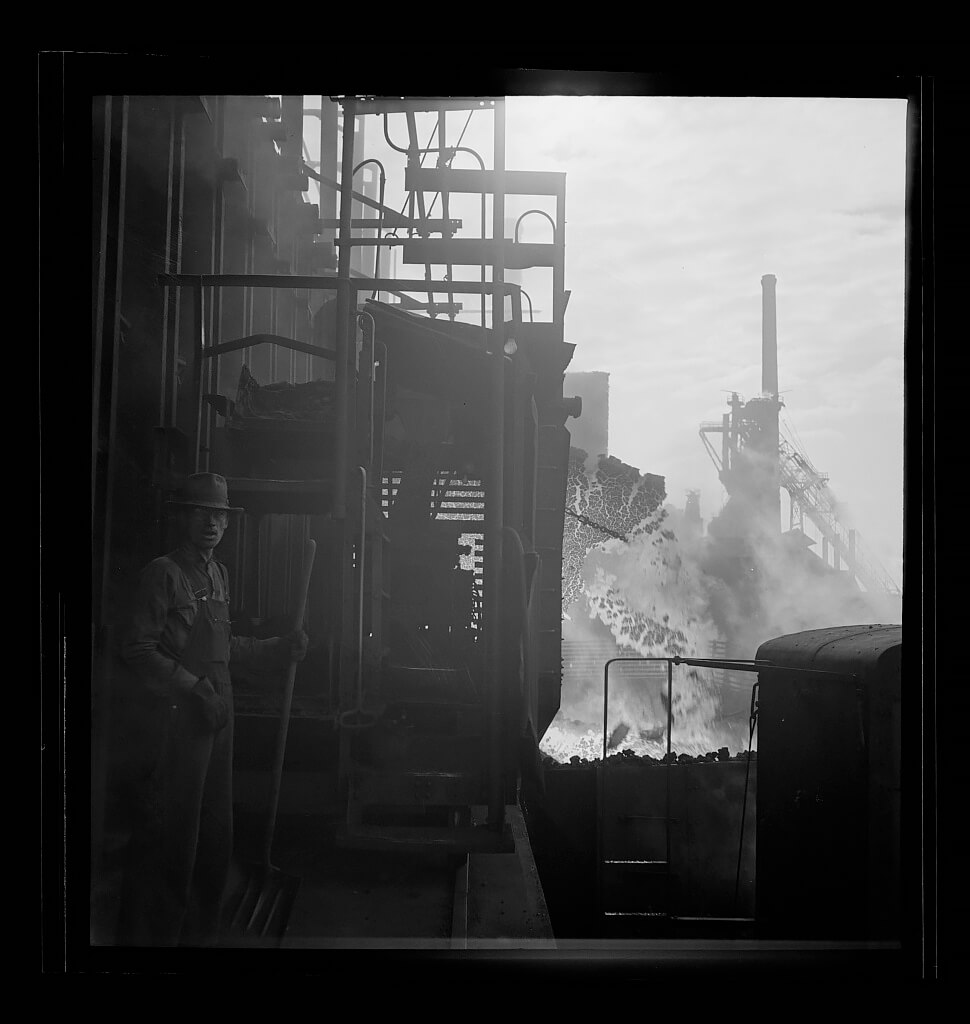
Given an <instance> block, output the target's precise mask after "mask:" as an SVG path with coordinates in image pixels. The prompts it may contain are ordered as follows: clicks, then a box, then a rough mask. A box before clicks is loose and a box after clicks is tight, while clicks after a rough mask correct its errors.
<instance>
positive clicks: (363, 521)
mask: <svg viewBox="0 0 970 1024" xmlns="http://www.w3.org/2000/svg"><path fill="white" fill-rule="evenodd" d="M357 468H358V469H359V470H360V540H359V542H358V543H359V547H358V549H357V569H358V572H359V573H360V582H359V584H358V588H357V710H358V711H361V710H362V709H363V706H364V587H365V585H366V583H367V575H366V565H367V561H366V557H365V551H366V548H367V470H366V469H364V467H363V466H358V467H357Z"/></svg>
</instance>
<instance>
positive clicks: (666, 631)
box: [542, 497, 898, 761]
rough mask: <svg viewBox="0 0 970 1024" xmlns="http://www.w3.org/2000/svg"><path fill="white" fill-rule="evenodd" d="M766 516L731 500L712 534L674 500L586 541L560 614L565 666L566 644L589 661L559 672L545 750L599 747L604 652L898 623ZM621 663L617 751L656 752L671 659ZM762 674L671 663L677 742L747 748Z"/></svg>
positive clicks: (612, 730) (693, 650)
mask: <svg viewBox="0 0 970 1024" xmlns="http://www.w3.org/2000/svg"><path fill="white" fill-rule="evenodd" d="M772 520H773V516H772V512H771V511H770V510H768V511H765V505H764V504H762V503H759V502H756V501H751V500H748V501H745V500H739V499H735V498H734V497H732V498H731V499H730V500H729V501H728V503H727V505H726V506H725V507H724V509H723V510H722V512H721V513H720V515H719V516H717V517H716V518H715V519H714V520H713V521H712V522H711V524H710V528H709V531H708V535H707V536H704V535H703V534H702V532H701V530H700V528H699V526H698V524H696V523H695V522H693V521H691V520H689V519H687V518H686V517H685V516H684V513H683V512H681V511H680V510H678V509H675V508H673V507H672V506H670V505H667V506H664V507H663V508H658V509H656V510H655V511H653V512H652V513H651V514H650V515H649V516H647V517H646V518H645V519H643V520H642V521H641V522H640V523H639V525H638V526H637V527H636V528H635V529H634V530H633V531H632V532H631V533H630V534H629V535H628V538H627V540H625V541H623V540H617V539H603V538H602V536H600V538H599V542H598V543H596V542H592V543H590V546H589V548H588V549H587V551H586V554H585V558H584V559H583V560H582V569H581V578H580V582H579V585H578V587H577V588H576V589H577V590H578V591H579V593H578V594H577V596H576V598H575V600H574V601H573V602H572V604H571V605H570V606H569V608H568V612H567V617H566V618H565V619H564V622H563V642H564V661H565V660H566V658H567V657H568V652H571V651H585V652H586V655H585V656H586V657H587V659H588V661H589V664H587V665H585V666H584V669H585V670H584V671H583V672H577V671H567V672H564V682H563V692H562V702H561V710H560V713H559V715H558V716H557V718H556V720H555V721H554V722H553V724H552V726H551V727H550V728H549V730H548V731H547V733H546V736H545V737H544V739H543V743H542V749H543V751H545V752H546V753H548V754H550V755H551V756H553V757H555V758H556V759H557V760H560V761H565V760H568V759H569V758H570V757H572V756H579V757H580V758H587V759H594V758H598V757H599V756H600V755H601V752H602V744H603V663H604V662H605V661H606V660H607V659H608V658H612V657H617V656H627V657H635V656H641V657H671V656H675V655H680V656H682V657H697V658H710V657H712V655H716V656H718V657H727V658H733V659H750V658H754V656H755V654H756V652H757V649H758V647H759V646H760V645H761V644H762V643H763V642H764V641H766V640H768V639H771V638H773V637H777V636H781V635H784V634H786V633H795V632H799V631H801V630H806V629H815V628H821V627H825V626H832V625H845V624H857V623H869V622H885V621H894V620H895V621H898V611H897V614H896V616H894V615H893V614H892V611H893V609H892V607H891V604H888V603H887V599H886V598H885V597H884V596H882V595H867V594H865V593H863V592H862V591H860V590H859V588H858V587H857V586H856V584H855V583H854V581H853V580H852V577H851V575H850V574H849V573H847V572H844V571H843V572H840V571H838V570H835V569H832V568H831V567H828V566H826V565H825V564H824V563H823V562H822V561H821V559H820V558H819V557H818V556H817V555H816V554H814V553H813V552H812V551H811V550H810V547H811V545H810V542H809V541H808V539H807V538H805V537H804V536H803V535H801V534H798V533H797V532H796V533H794V534H782V532H781V530H780V528H779V526H778V523H777V522H776V521H775V522H773V521H772ZM887 612H889V614H888V615H887ZM576 656H577V657H579V655H576ZM567 667H569V666H567ZM614 670H615V672H614ZM614 670H611V676H610V679H611V684H610V693H611V697H610V704H609V715H608V720H607V736H608V746H609V748H610V749H615V750H626V749H629V750H632V751H633V752H635V753H637V754H640V755H644V754H648V755H650V756H653V757H659V756H662V755H663V754H664V753H665V752H666V746H667V737H666V723H667V701H666V686H667V681H666V666H665V663H664V662H657V663H654V664H652V665H649V664H648V665H643V664H636V665H634V664H630V665H617V666H614ZM754 679H755V677H754V676H753V675H750V674H747V675H746V674H743V673H726V672H724V671H716V670H711V669H706V668H703V669H701V668H688V667H684V666H675V667H674V670H673V701H672V704H673V728H672V732H671V746H672V748H673V750H674V751H676V752H678V753H686V754H692V755H697V754H704V753H707V752H709V751H714V750H718V749H719V748H721V747H724V746H727V747H729V748H730V749H731V750H732V751H736V750H741V749H744V748H745V747H746V746H747V744H748V705H749V699H750V688H751V684H753V682H754Z"/></svg>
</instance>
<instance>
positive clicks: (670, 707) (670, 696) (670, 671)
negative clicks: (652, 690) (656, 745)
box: [664, 661, 674, 917]
mask: <svg viewBox="0 0 970 1024" xmlns="http://www.w3.org/2000/svg"><path fill="white" fill-rule="evenodd" d="M673 730H674V663H673V662H672V661H668V662H667V769H666V771H665V772H664V778H665V779H666V780H667V784H666V793H665V799H666V810H665V811H664V816H665V825H666V828H665V829H664V832H665V833H666V836H667V852H666V860H667V916H668V917H669V916H670V772H671V769H672V768H673V763H672V762H673V759H672V758H671V756H670V754H671V751H672V749H673V747H672V745H671V734H672V733H673Z"/></svg>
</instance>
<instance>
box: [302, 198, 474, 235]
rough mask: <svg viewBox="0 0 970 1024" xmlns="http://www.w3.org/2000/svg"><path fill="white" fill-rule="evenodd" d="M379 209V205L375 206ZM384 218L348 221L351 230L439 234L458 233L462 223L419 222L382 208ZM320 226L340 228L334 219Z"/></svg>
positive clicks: (436, 219)
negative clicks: (377, 229)
mask: <svg viewBox="0 0 970 1024" xmlns="http://www.w3.org/2000/svg"><path fill="white" fill-rule="evenodd" d="M377 205H378V207H380V203H378V204H377ZM384 211H385V212H384V216H383V218H382V219H381V220H378V219H377V218H370V219H368V218H366V217H354V218H352V219H351V221H350V226H351V227H352V228H376V227H377V226H378V224H380V226H381V227H382V228H389V229H393V228H407V229H408V230H413V231H427V232H441V233H448V234H453V233H454V232H455V231H460V230H461V226H462V222H461V219H460V218H457V217H427V218H425V219H424V220H419V219H418V218H416V217H414V218H412V217H405V216H404V214H403V213H399V212H397V211H395V210H390V209H388V208H387V207H384ZM320 226H321V227H323V228H336V227H339V226H340V221H339V220H337V218H336V217H326V218H324V219H323V220H322V221H321V222H320ZM394 241H396V240H395V239H388V240H387V241H384V242H381V244H382V245H388V244H390V243H392V242H394ZM402 241H403V239H402Z"/></svg>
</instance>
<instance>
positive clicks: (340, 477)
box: [333, 99, 356, 519]
mask: <svg viewBox="0 0 970 1024" xmlns="http://www.w3.org/2000/svg"><path fill="white" fill-rule="evenodd" d="M343 108H344V126H343V152H342V155H341V166H340V228H339V231H340V235H339V238H340V241H341V243H343V244H341V245H340V246H339V250H340V252H339V255H338V257H337V279H338V280H337V331H336V333H337V367H336V378H335V387H336V392H337V395H336V398H337V402H336V406H337V408H336V415H337V450H336V453H335V455H336V458H335V460H334V464H335V470H334V472H335V480H334V500H333V517H334V519H344V518H346V515H347V446H348V444H349V440H350V422H349V416H350V401H349V398H350V394H349V361H350V349H351V338H350V332H351V322H350V302H351V290H350V257H351V253H352V251H353V250H352V248H351V246H350V243H349V239H350V222H351V211H352V208H353V200H352V198H351V189H352V185H353V176H354V117H355V113H354V112H355V108H356V103H355V101H354V100H352V99H345V100H344V101H343Z"/></svg>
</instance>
